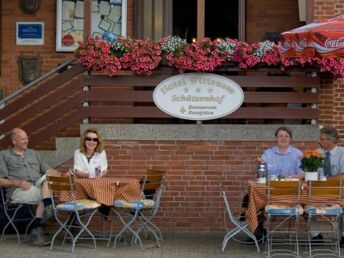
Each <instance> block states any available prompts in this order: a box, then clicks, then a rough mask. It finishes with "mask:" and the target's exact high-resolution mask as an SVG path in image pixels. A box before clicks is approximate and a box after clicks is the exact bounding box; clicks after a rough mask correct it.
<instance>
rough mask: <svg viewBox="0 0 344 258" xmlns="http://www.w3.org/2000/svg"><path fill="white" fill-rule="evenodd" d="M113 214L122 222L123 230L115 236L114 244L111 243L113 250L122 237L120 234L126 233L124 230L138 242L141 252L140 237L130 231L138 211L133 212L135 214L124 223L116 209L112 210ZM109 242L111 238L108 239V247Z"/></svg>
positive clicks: (133, 231)
mask: <svg viewBox="0 0 344 258" xmlns="http://www.w3.org/2000/svg"><path fill="white" fill-rule="evenodd" d="M112 210H113V212H114V213H115V214H116V215H117V216H118V218H119V219H120V221H121V222H122V224H123V226H124V227H123V228H122V229H121V230H120V231H119V232H118V233H117V234H116V236H115V240H114V243H113V247H114V248H115V247H116V244H117V241H118V240H119V239H120V237H121V236H122V234H123V233H124V232H125V231H126V230H129V231H130V232H131V233H132V234H133V235H134V236H135V238H136V239H137V240H138V241H139V244H140V247H141V249H142V250H143V249H144V248H143V244H142V241H141V238H140V236H139V235H138V234H137V233H136V231H135V230H133V229H132V227H131V226H132V225H133V224H134V222H135V221H136V218H137V216H138V213H139V209H136V210H135V214H134V216H133V217H132V218H131V219H130V220H129V221H128V222H126V221H125V220H124V219H123V217H122V216H121V214H120V213H119V212H117V211H116V209H112ZM110 241H111V238H109V241H108V245H109V243H110Z"/></svg>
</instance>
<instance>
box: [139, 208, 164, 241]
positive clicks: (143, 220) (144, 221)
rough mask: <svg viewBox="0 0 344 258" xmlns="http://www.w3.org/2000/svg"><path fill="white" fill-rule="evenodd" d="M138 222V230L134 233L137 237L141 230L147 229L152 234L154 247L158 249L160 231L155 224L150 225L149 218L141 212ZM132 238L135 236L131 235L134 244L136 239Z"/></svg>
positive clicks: (160, 238)
mask: <svg viewBox="0 0 344 258" xmlns="http://www.w3.org/2000/svg"><path fill="white" fill-rule="evenodd" d="M139 221H140V228H139V229H138V230H137V231H136V233H137V235H139V234H140V232H141V231H142V230H145V229H147V230H148V231H150V232H151V233H152V234H153V236H154V238H155V242H156V245H157V246H158V247H160V241H162V237H161V232H160V229H159V228H158V227H157V226H156V225H155V224H153V223H152V221H151V217H150V218H147V217H145V216H144V214H143V212H141V213H140V218H139ZM134 237H135V236H134V235H133V242H135V243H136V238H135V239H134Z"/></svg>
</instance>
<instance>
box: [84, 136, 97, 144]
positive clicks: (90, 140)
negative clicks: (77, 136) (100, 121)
mask: <svg viewBox="0 0 344 258" xmlns="http://www.w3.org/2000/svg"><path fill="white" fill-rule="evenodd" d="M85 141H88V142H96V143H99V140H98V138H91V137H85Z"/></svg>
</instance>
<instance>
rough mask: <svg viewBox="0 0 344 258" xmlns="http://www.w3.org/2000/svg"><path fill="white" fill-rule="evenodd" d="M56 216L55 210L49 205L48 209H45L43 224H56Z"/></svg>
mask: <svg viewBox="0 0 344 258" xmlns="http://www.w3.org/2000/svg"><path fill="white" fill-rule="evenodd" d="M55 221H56V219H55V215H54V209H53V206H52V205H49V206H48V207H45V209H44V213H43V216H42V221H41V223H42V224H45V223H47V222H55Z"/></svg>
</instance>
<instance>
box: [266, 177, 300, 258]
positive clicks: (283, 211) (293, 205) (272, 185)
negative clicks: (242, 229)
mask: <svg viewBox="0 0 344 258" xmlns="http://www.w3.org/2000/svg"><path fill="white" fill-rule="evenodd" d="M300 192H301V182H300V181H268V182H267V198H268V203H267V205H266V206H265V212H266V216H267V223H266V224H267V253H268V254H267V257H272V256H275V255H290V256H294V257H300V252H299V221H300V216H301V215H302V214H303V208H302V207H301V205H300ZM277 235H278V236H280V237H282V239H281V238H279V241H276V239H274V238H273V236H277ZM274 245H278V246H279V247H278V248H275V249H273V246H274ZM281 245H290V246H292V245H294V250H291V249H286V248H281V247H280V246H281Z"/></svg>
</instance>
